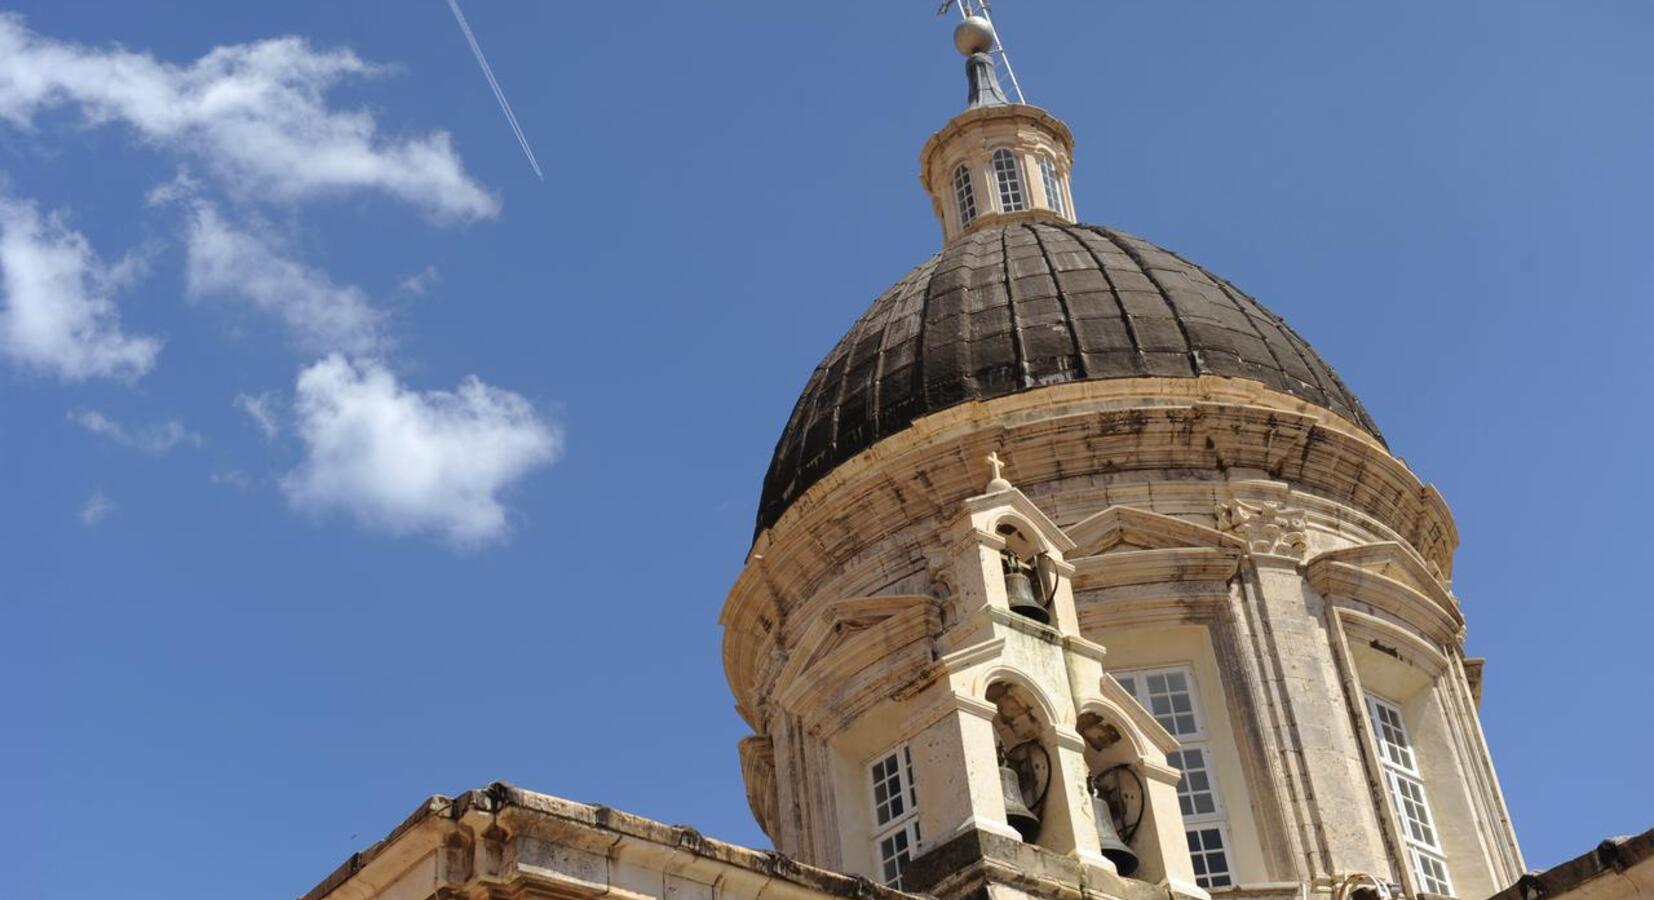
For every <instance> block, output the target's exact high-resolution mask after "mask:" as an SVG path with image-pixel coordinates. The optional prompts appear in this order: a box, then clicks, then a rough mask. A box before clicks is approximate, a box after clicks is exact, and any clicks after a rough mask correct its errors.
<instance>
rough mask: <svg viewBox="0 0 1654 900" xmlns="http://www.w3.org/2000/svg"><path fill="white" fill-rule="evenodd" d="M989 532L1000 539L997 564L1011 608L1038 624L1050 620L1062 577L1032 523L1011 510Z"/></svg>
mask: <svg viewBox="0 0 1654 900" xmlns="http://www.w3.org/2000/svg"><path fill="white" fill-rule="evenodd" d="M993 533H994V535H995V536H997V537H999V538H1000V539H1001V540H1003V541H1004V546H1003V547H1001V548H1000V551H999V568H1000V578H1001V579H1002V580H1003V582H1004V585H1005V599H1006V602H1007V603H1009V604H1010V608H1011V612H1014V613H1016V614H1018V615H1020V616H1022V617H1024V618H1027V619H1032V620H1033V621H1035V622H1038V623H1040V624H1041V625H1050V624H1052V622H1053V620H1054V614H1055V606H1056V597H1057V588H1058V587H1059V586H1060V584H1061V581H1062V579H1061V575H1060V573H1059V570H1058V566H1057V561H1056V557H1055V556H1054V555H1053V553H1052V549H1051V548H1049V547H1048V546H1047V543H1046V542H1045V541H1042V540H1040V539H1039V537H1038V534H1039V533H1038V531H1036V530H1035V528H1034V526H1033V524H1032V523H1030V522H1027V521H1024V520H1023V519H1022V518H1021V517H1020V516H1017V515H1015V514H1006V515H1004V516H1001V517H1000V518H999V520H998V521H997V522H995V523H994V526H993Z"/></svg>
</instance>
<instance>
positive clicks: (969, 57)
mask: <svg viewBox="0 0 1654 900" xmlns="http://www.w3.org/2000/svg"><path fill="white" fill-rule="evenodd" d="M953 45H954V46H955V47H958V48H959V52H960V53H963V54H964V55H965V57H966V59H965V80H966V81H967V82H968V83H969V84H970V92H969V94H968V95H967V96H966V97H965V108H966V109H976V108H977V107H979V106H1004V105H1006V104H1008V103H1010V102H1011V101H1010V100H1009V99H1008V98H1007V97H1006V96H1005V91H1004V90H1003V89H1002V88H1000V86H999V71H998V67H997V66H995V65H994V58H993V57H992V56H990V55H989V54H990V53H991V52H992V51H993V49H994V47H996V46H998V45H999V36H998V35H996V34H995V33H994V23H992V22H990V21H988V19H987V17H986V16H966V17H965V20H964V21H962V22H960V23H959V26H958V27H957V28H955V29H954V30H953Z"/></svg>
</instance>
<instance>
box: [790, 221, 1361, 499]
mask: <svg viewBox="0 0 1654 900" xmlns="http://www.w3.org/2000/svg"><path fill="white" fill-rule="evenodd" d="M985 224H987V225H988V227H980V228H978V230H975V231H971V232H969V233H966V234H962V235H960V236H958V237H957V239H955V240H952V241H950V242H949V243H948V244H947V245H946V247H945V248H944V249H943V250H942V251H941V252H940V253H938V254H937V255H936V256H934V257H932V258H931V259H929V260H928V261H926V262H925V263H924V264H922V265H920V266H919V267H918V268H916V269H914V270H913V271H912V272H910V273H909V274H908V275H907V277H906V278H903V279H902V280H901V281H900V282H899V283H897V284H896V285H895V286H894V287H892V288H890V289H889V290H888V291H886V292H885V293H884V294H883V295H882V296H880V297H879V298H878V299H877V300H875V301H873V305H872V307H871V308H869V309H868V310H867V312H866V313H864V314H863V315H862V316H861V318H860V319H858V320H857V321H856V323H855V324H854V325H852V326H851V327H850V330H849V332H847V333H846V334H845V336H844V337H843V339H841V340H840V341H839V343H838V345H837V346H836V347H834V348H833V350H832V352H831V353H829V354H828V355H827V358H826V359H825V360H823V361H822V363H821V364H820V365H819V366H817V367H816V370H815V373H814V374H813V375H812V376H811V377H810V381H809V383H808V384H807V385H806V386H805V388H804V392H803V394H802V395H801V396H800V397H799V398H798V403H797V405H796V406H795V407H794V408H793V412H792V416H791V418H789V419H788V421H787V426H786V428H785V429H784V430H783V431H782V433H781V439H780V440H779V441H777V443H776V447H775V455H774V456H773V458H772V459H771V460H770V467H769V472H768V473H767V474H766V475H765V477H764V490H763V496H762V498H761V499H760V501H759V506H758V530H759V531H762V530H763V529H765V528H768V527H769V526H771V525H773V524H774V523H775V522H776V520H777V519H779V518H780V517H781V515H782V513H784V512H786V510H787V507H788V506H790V505H791V504H792V502H793V501H794V500H796V499H797V498H798V497H799V496H800V495H801V494H803V493H804V491H806V490H808V489H809V488H810V486H811V485H813V484H815V483H816V482H817V481H819V480H820V479H821V478H823V477H824V476H826V475H827V473H829V472H831V471H832V470H833V469H834V468H836V467H837V466H838V465H839V464H841V463H843V462H845V461H846V460H848V459H850V458H851V457H853V456H855V455H856V454H858V453H860V452H861V451H863V450H866V449H867V448H868V447H871V446H872V445H873V444H874V443H876V442H878V441H879V440H880V439H882V438H885V437H888V436H889V435H892V434H895V433H897V432H899V431H902V430H903V429H905V428H907V427H908V426H909V425H910V424H911V423H913V422H914V421H916V420H918V419H920V418H922V417H924V416H926V415H929V414H930V413H934V412H938V411H940V410H944V409H947V408H949V407H952V406H955V405H957V404H960V403H965V402H967V401H972V400H988V399H991V398H995V397H1001V396H1005V395H1007V394H1014V393H1018V392H1022V391H1028V390H1033V389H1035V388H1040V387H1046V386H1049V385H1058V384H1067V383H1071V382H1079V381H1094V380H1103V379H1115V378H1136V377H1164V378H1195V377H1198V376H1202V375H1207V376H1220V377H1228V378H1241V379H1248V380H1251V381H1254V382H1258V383H1260V384H1262V385H1264V386H1265V387H1268V388H1271V389H1274V390H1277V391H1282V392H1285V393H1288V394H1291V395H1293V396H1295V397H1298V398H1299V399H1302V400H1305V401H1308V402H1309V403H1312V404H1315V405H1316V406H1319V407H1321V408H1323V409H1326V410H1329V411H1331V412H1333V413H1336V414H1337V415H1339V416H1341V417H1343V418H1344V419H1346V420H1348V421H1349V422H1351V423H1353V424H1355V425H1356V426H1358V427H1360V428H1361V429H1363V430H1365V431H1367V432H1368V433H1370V434H1372V435H1373V436H1374V437H1375V438H1378V439H1379V440H1380V441H1382V440H1383V438H1382V436H1381V435H1380V434H1379V431H1378V427H1377V426H1376V425H1375V424H1374V423H1373V420H1372V418H1371V417H1370V416H1368V415H1367V411H1366V410H1365V409H1364V408H1363V407H1362V405H1361V401H1360V400H1358V399H1356V397H1355V395H1354V394H1353V393H1351V392H1350V390H1349V389H1348V388H1347V387H1345V386H1344V383H1343V382H1342V381H1340V380H1339V378H1338V375H1337V373H1335V372H1334V371H1333V370H1332V367H1331V366H1329V365H1327V364H1326V363H1325V362H1323V361H1322V359H1321V357H1320V356H1319V355H1317V354H1316V352H1315V351H1314V349H1312V348H1311V347H1310V346H1309V344H1308V343H1307V342H1305V341H1304V339H1303V338H1301V337H1299V336H1298V335H1297V333H1296V332H1294V331H1293V330H1292V329H1291V327H1289V326H1288V325H1287V324H1286V323H1285V322H1283V321H1282V320H1281V318H1280V317H1279V316H1277V315H1275V314H1274V313H1272V312H1270V311H1269V310H1268V309H1265V308H1264V307H1263V306H1262V305H1261V304H1259V303H1258V302H1257V301H1256V300H1253V299H1252V298H1251V297H1248V296H1247V295H1246V294H1243V293H1241V292H1240V291H1239V290H1238V289H1236V288H1235V287H1234V286H1233V285H1231V284H1229V283H1228V282H1227V281H1224V280H1223V279H1221V278H1218V277H1216V276H1214V275H1212V274H1211V273H1209V272H1207V271H1206V270H1205V269H1202V268H1200V267H1199V266H1197V265H1194V264H1193V263H1190V262H1188V261H1187V260H1185V259H1183V258H1182V257H1180V256H1178V255H1177V254H1175V253H1172V252H1170V251H1168V250H1164V249H1161V248H1159V247H1156V246H1155V245H1153V244H1150V243H1148V242H1147V241H1144V240H1142V239H1140V238H1136V237H1133V236H1131V235H1128V234H1124V233H1121V232H1118V231H1114V230H1112V229H1108V228H1102V227H1098V226H1093V225H1081V224H1071V223H1068V222H1063V221H1056V220H1049V219H1045V218H1040V217H1035V218H1028V219H1024V220H1022V221H1003V222H994V223H991V224H989V223H985Z"/></svg>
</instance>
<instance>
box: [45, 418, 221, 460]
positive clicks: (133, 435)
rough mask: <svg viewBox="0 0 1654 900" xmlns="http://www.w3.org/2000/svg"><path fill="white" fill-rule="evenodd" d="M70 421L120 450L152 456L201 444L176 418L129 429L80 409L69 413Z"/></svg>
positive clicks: (197, 436)
mask: <svg viewBox="0 0 1654 900" xmlns="http://www.w3.org/2000/svg"><path fill="white" fill-rule="evenodd" d="M69 421H71V422H73V423H75V424H76V425H79V426H80V427H81V428H84V429H86V430H87V431H89V432H91V433H92V434H95V435H98V436H100V437H105V438H108V439H109V440H111V441H114V442H115V443H117V444H120V445H121V446H122V447H130V448H132V449H133V450H140V451H142V452H144V453H149V454H152V455H155V456H160V455H161V454H164V453H167V452H170V451H171V450H172V449H173V448H175V447H178V446H180V445H182V444H189V445H190V446H194V447H199V446H201V444H202V439H201V435H199V434H196V433H195V432H193V431H190V430H189V429H188V428H185V427H184V424H183V423H182V422H179V421H178V420H177V419H168V420H166V421H164V422H157V423H155V424H152V425H144V426H141V427H138V428H128V427H127V426H125V425H123V424H121V423H120V422H117V421H115V420H114V419H111V418H109V417H108V416H106V415H104V414H103V413H101V412H98V411H97V410H95V409H83V410H76V411H75V412H71V413H69Z"/></svg>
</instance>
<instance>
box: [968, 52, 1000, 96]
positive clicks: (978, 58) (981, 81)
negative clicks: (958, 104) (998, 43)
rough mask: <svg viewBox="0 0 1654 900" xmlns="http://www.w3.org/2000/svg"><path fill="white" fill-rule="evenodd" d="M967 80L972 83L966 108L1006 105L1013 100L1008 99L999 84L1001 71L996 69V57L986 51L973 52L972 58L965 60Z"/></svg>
mask: <svg viewBox="0 0 1654 900" xmlns="http://www.w3.org/2000/svg"><path fill="white" fill-rule="evenodd" d="M965 80H966V81H967V82H968V83H969V84H970V92H969V94H967V96H966V97H965V108H966V109H976V108H977V107H979V106H1004V105H1006V104H1007V103H1010V102H1011V101H1010V100H1008V99H1006V97H1005V91H1004V90H1003V89H1001V88H1000V86H999V73H998V72H997V71H995V69H994V58H993V57H991V56H989V55H988V54H986V53H972V54H971V58H970V59H967V60H965Z"/></svg>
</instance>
